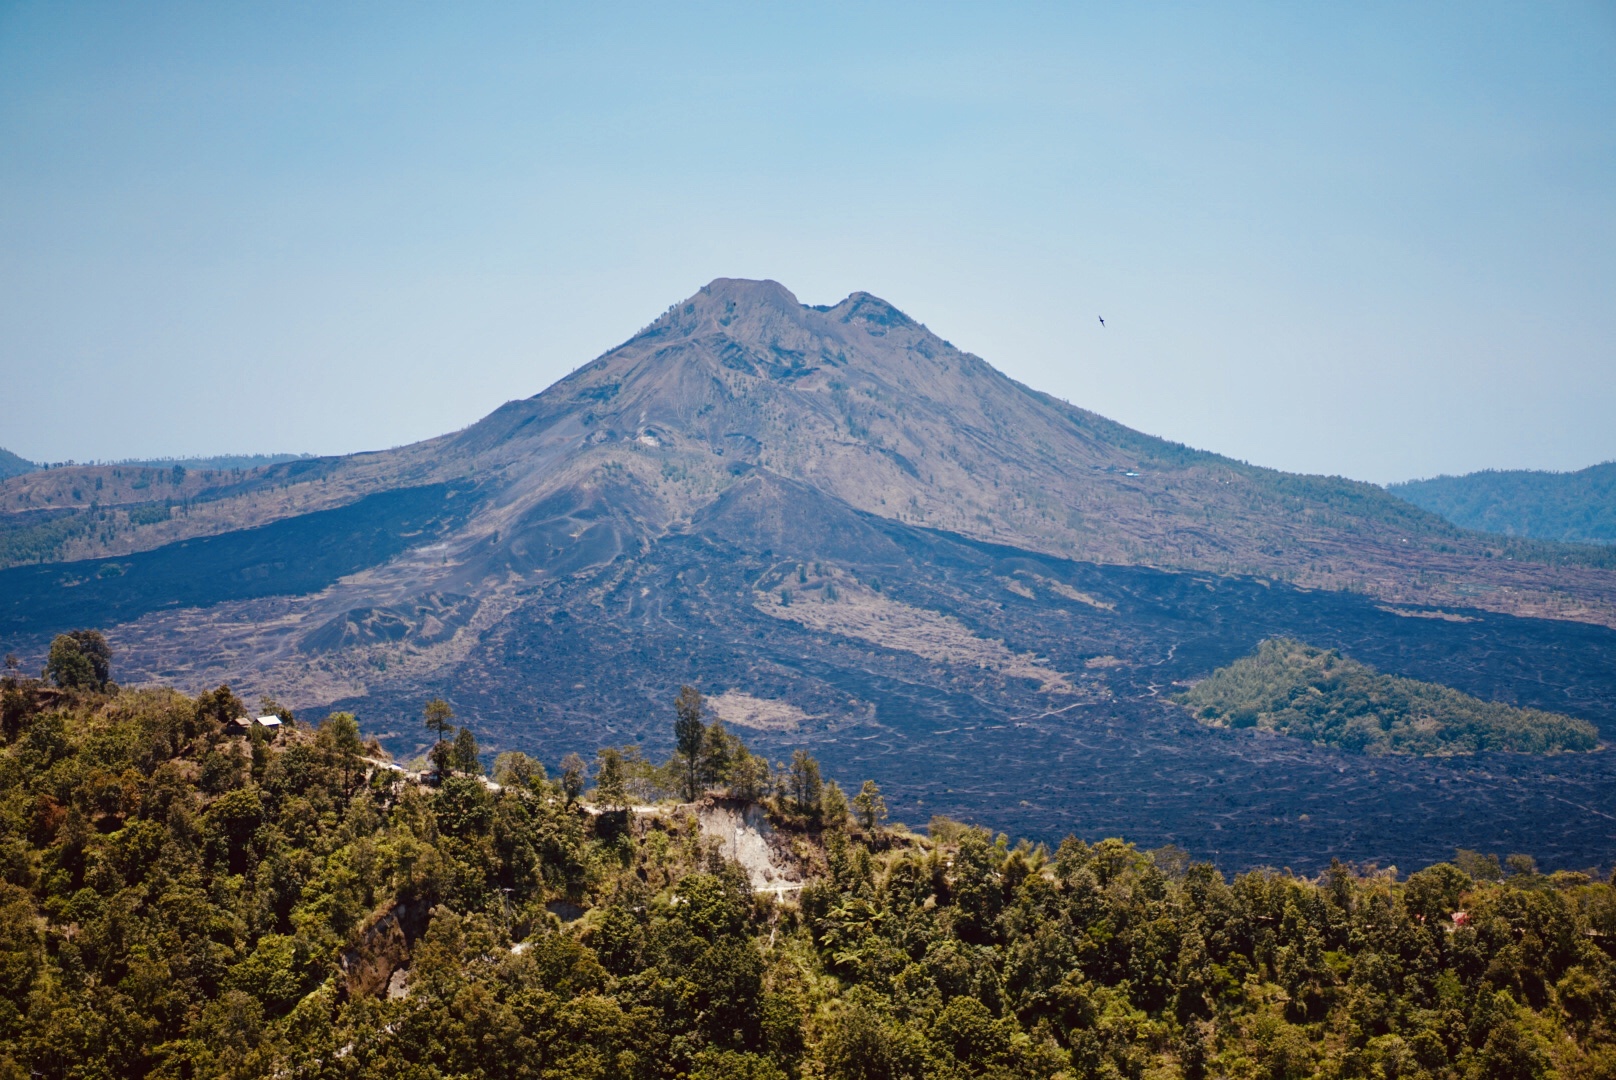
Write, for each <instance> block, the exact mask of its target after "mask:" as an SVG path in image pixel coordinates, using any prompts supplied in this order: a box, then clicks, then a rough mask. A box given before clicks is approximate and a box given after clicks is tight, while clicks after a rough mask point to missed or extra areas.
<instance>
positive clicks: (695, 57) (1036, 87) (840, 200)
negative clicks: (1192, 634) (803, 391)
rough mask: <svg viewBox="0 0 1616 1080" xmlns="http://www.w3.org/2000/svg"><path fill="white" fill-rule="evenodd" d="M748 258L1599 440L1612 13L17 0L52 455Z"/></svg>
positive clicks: (156, 445) (7, 425) (1612, 157)
mask: <svg viewBox="0 0 1616 1080" xmlns="http://www.w3.org/2000/svg"><path fill="white" fill-rule="evenodd" d="M718 276H733V277H772V278H775V279H777V280H779V281H781V282H784V283H785V284H786V285H787V286H788V287H789V288H791V289H792V290H793V291H794V292H796V294H797V295H798V297H799V298H800V299H802V300H803V301H804V302H806V303H829V302H834V301H836V300H838V299H840V298H841V297H842V296H844V295H846V294H847V293H848V292H851V291H853V290H856V289H864V290H868V291H870V292H873V293H876V294H878V295H880V296H883V297H885V298H886V299H888V300H890V301H892V302H893V303H895V304H897V305H898V306H899V307H901V308H903V309H904V310H905V311H907V312H909V313H910V314H911V315H912V316H914V317H916V318H918V319H920V320H922V321H923V322H925V323H927V324H928V325H929V326H930V327H931V328H932V329H934V330H935V331H937V332H938V333H939V334H941V335H942V336H944V337H946V338H948V339H950V340H952V341H953V342H954V343H955V344H957V345H959V346H961V347H962V348H966V349H969V350H971V351H973V352H976V353H977V354H979V355H981V356H982V357H984V358H985V359H987V360H988V361H990V362H991V363H993V364H995V365H997V366H998V367H999V368H1001V369H1002V370H1004V371H1006V372H1008V373H1009V374H1011V375H1013V376H1015V377H1016V378H1019V379H1021V380H1023V381H1024V382H1027V383H1029V384H1031V385H1033V386H1036V387H1038V388H1040V389H1044V390H1048V391H1050V392H1052V393H1055V394H1058V395H1060V396H1063V397H1066V398H1068V399H1070V400H1071V401H1073V402H1076V403H1078V404H1082V405H1085V406H1087V407H1089V408H1093V409H1095V410H1097V411H1099V412H1101V413H1104V414H1106V415H1108V416H1111V417H1114V418H1116V419H1118V420H1121V421H1123V422H1125V423H1128V424H1131V425H1133V426H1135V427H1138V428H1141V429H1143V430H1145V431H1149V432H1151V433H1153V434H1158V435H1164V436H1168V437H1170V438H1173V439H1177V440H1180V441H1183V442H1187V443H1190V444H1192V445H1195V446H1199V447H1204V448H1207V449H1211V450H1217V451H1220V452H1223V453H1227V454H1231V455H1234V456H1236V457H1240V458H1245V459H1248V460H1251V461H1253V462H1256V463H1259V464H1265V465H1272V466H1276V467H1280V468H1286V469H1295V470H1304V471H1310V472H1328V473H1342V474H1345V475H1349V476H1355V477H1359V478H1362V479H1368V480H1376V481H1389V480H1397V479H1405V478H1409V477H1415V476H1425V475H1431V474H1434V473H1437V472H1459V471H1468V470H1471V469H1477V468H1484V467H1536V468H1557V469H1569V468H1577V467H1580V466H1583V465H1588V464H1592V463H1593V462H1596V461H1600V460H1605V459H1609V458H1613V457H1616V5H1612V4H1611V3H1609V2H1603V3H1589V4H1554V3H1536V4H1519V3H1514V4H1495V5H1494V4H1486V3H1474V2H1471V3H1463V4H1458V3H1456V4H1451V5H1435V4H1432V5H1419V4H1408V3H1388V4H1373V3H1355V4H1337V5H1322V4H1281V3H1269V4H1260V5H1255V4H1254V5H1239V4H1185V5H1182V6H1174V5H1165V4H1154V5H1152V4H1116V3H1105V4H1088V5H1084V4H1048V5H1035V4H989V3H979V4H968V5H954V4H940V3H925V4H880V3H874V4H871V3H866V4H853V5H847V6H837V5H832V4H789V5H788V4H770V3H756V2H753V3H738V4H734V5H713V6H701V5H691V4H666V3H658V4H646V5H630V4H607V3H601V4H587V5H586V4H572V5H559V4H540V5H534V4H520V5H517V4H513V5H509V6H500V5H494V6H485V5H478V4H435V5H426V4H420V5H416V4H408V3H377V4H372V5H348V4H333V3H317V4H307V5H297V4H293V3H285V2H280V3H274V4H263V5H252V4H245V3H243V4H235V3H230V4H218V3H196V4H162V3H142V4H128V3H105V4H79V3H72V2H64V0H50V2H46V3H22V4H17V3H4V2H3V0H0V446H4V447H6V448H8V449H11V450H13V451H15V452H17V453H20V454H22V455H24V456H25V457H29V458H33V459H36V460H40V459H44V460H64V459H68V458H75V459H79V460H85V459H93V458H101V459H106V458H121V457H132V456H160V455H188V454H205V453H226V452H259V451H283V450H289V451H312V452H318V453H335V452H344V451H350V450H359V449H366V448H373V447H380V446H389V445H395V444H398V443H403V442H408V441H411V440H414V439H418V438H422V437H426V436H429V435H433V434H437V433H440V432H442V431H446V430H451V429H455V428H458V427H462V426H464V425H465V424H468V423H470V422H471V421H473V420H475V419H476V418H478V417H479V416H481V415H483V414H484V413H486V412H488V411H489V410H491V409H492V408H494V407H495V406H497V405H498V404H500V403H501V402H502V401H505V400H507V399H510V398H514V397H522V396H526V395H529V394H532V393H535V392H537V391H538V390H540V389H542V388H543V387H545V386H546V385H548V384H549V383H550V382H552V381H554V380H555V379H556V378H558V377H560V376H561V375H564V374H565V373H566V372H567V371H569V370H571V369H572V368H573V367H575V366H577V365H578V364H580V363H583V362H585V361H587V360H589V359H590V358H592V357H593V356H595V355H597V354H599V353H600V352H602V351H603V350H605V349H607V348H609V347H611V346H612V345H614V344H617V343H618V342H621V341H622V340H624V339H626V338H627V337H629V336H630V335H631V334H632V333H633V332H634V331H635V330H636V329H638V328H639V327H641V326H643V325H644V324H645V323H647V322H649V321H650V320H651V319H653V318H654V317H656V316H657V315H658V314H659V313H660V312H661V311H663V310H664V309H665V308H666V307H667V306H668V305H669V304H671V303H673V302H675V301H677V300H679V299H682V298H683V297H685V296H687V295H689V294H690V293H692V292H694V291H695V290H696V289H697V288H698V287H700V286H701V285H702V284H704V283H705V282H707V281H708V280H710V279H711V278H714V277H718ZM1101 315H1103V316H1104V317H1105V319H1106V322H1107V326H1106V327H1105V328H1103V329H1102V328H1101V327H1100V325H1099V321H1098V318H1097V317H1098V316H1101Z"/></svg>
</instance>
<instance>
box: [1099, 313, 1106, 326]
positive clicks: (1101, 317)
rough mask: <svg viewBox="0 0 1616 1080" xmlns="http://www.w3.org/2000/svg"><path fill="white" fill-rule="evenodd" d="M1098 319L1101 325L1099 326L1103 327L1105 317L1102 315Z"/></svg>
mask: <svg viewBox="0 0 1616 1080" xmlns="http://www.w3.org/2000/svg"><path fill="white" fill-rule="evenodd" d="M1099 319H1100V325H1101V326H1104V325H1105V316H1104V315H1101V316H1100V317H1099Z"/></svg>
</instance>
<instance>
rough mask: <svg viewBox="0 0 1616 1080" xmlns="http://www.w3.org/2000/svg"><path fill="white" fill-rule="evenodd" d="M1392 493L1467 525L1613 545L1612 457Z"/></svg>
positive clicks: (1452, 479)
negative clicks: (1564, 469)
mask: <svg viewBox="0 0 1616 1080" xmlns="http://www.w3.org/2000/svg"><path fill="white" fill-rule="evenodd" d="M1388 490H1390V491H1391V493H1392V494H1393V495H1396V496H1398V497H1399V498H1403V499H1407V500H1408V501H1409V502H1411V503H1413V504H1414V505H1415V506H1418V507H1421V508H1423V509H1426V510H1429V511H1431V512H1432V513H1433V514H1440V515H1441V516H1442V517H1444V518H1446V519H1448V520H1449V521H1451V522H1453V523H1454V524H1455V525H1458V526H1460V527H1461V528H1465V529H1476V530H1479V531H1481V532H1490V533H1500V534H1502V535H1504V536H1526V537H1531V538H1533V539H1537V540H1560V541H1568V542H1572V543H1581V544H1616V461H1607V462H1605V463H1604V464H1603V465H1593V466H1590V467H1588V468H1586V469H1580V470H1578V471H1577V472H1569V473H1557V472H1534V471H1527V470H1517V471H1510V472H1504V471H1495V470H1488V471H1486V472H1474V473H1469V474H1467V475H1465V476H1438V477H1435V478H1434V479H1431V480H1410V481H1408V482H1407V483H1403V484H1392V485H1391V487H1390V488H1389V489H1388Z"/></svg>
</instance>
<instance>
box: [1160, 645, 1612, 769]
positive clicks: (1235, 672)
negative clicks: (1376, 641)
mask: <svg viewBox="0 0 1616 1080" xmlns="http://www.w3.org/2000/svg"><path fill="white" fill-rule="evenodd" d="M1173 700H1174V701H1177V702H1178V703H1179V704H1181V705H1184V706H1186V707H1188V708H1189V709H1190V710H1191V711H1193V712H1194V713H1195V715H1196V717H1197V718H1198V719H1200V720H1201V721H1202V722H1203V723H1206V724H1211V725H1215V726H1220V727H1234V728H1243V727H1258V728H1262V729H1264V730H1268V731H1273V732H1277V733H1278V734H1281V735H1289V736H1291V737H1293V738H1298V739H1305V740H1307V741H1308V742H1313V743H1318V744H1320V745H1322V746H1337V747H1341V748H1343V749H1346V750H1354V751H1363V752H1367V753H1371V754H1427V755H1448V754H1474V753H1477V752H1478V751H1485V750H1504V751H1513V752H1516V753H1527V754H1553V753H1559V752H1562V751H1567V750H1571V751H1586V750H1592V749H1594V748H1595V747H1596V746H1597V745H1598V744H1599V732H1598V729H1596V728H1595V727H1594V726H1593V725H1592V724H1590V723H1588V722H1587V721H1585V720H1578V719H1575V718H1574V717H1570V716H1563V715H1561V714H1559V713H1551V712H1545V711H1543V710H1541V709H1518V708H1515V707H1514V706H1512V705H1505V704H1501V703H1499V702H1493V701H1482V700H1480V699H1478V698H1474V697H1471V696H1470V695H1469V694H1464V693H1460V692H1459V691H1458V690H1454V689H1452V688H1451V687H1447V686H1441V685H1438V684H1436V683H1429V682H1420V681H1418V680H1416V679H1403V678H1398V677H1396V676H1393V675H1382V674H1380V673H1378V672H1377V671H1375V669H1374V668H1371V667H1369V666H1368V665H1366V664H1360V663H1358V662H1357V661H1356V660H1350V659H1348V658H1346V657H1344V656H1342V655H1341V654H1340V653H1338V652H1336V651H1334V650H1330V649H1316V648H1313V647H1312V646H1309V645H1304V644H1302V643H1301V642H1299V641H1293V640H1290V639H1288V638H1270V639H1268V640H1267V641H1264V642H1263V643H1262V644H1261V645H1259V646H1258V648H1257V651H1256V652H1255V653H1254V654H1252V655H1251V656H1247V657H1243V658H1241V659H1239V660H1236V661H1235V662H1234V663H1232V664H1230V665H1229V666H1227V667H1224V668H1219V669H1218V670H1217V671H1215V672H1213V673H1212V675H1211V676H1210V677H1208V678H1206V679H1203V680H1201V681H1200V682H1198V683H1196V684H1195V686H1193V687H1191V688H1190V689H1189V690H1187V691H1185V692H1184V693H1182V694H1178V695H1176V696H1175V697H1174V699H1173Z"/></svg>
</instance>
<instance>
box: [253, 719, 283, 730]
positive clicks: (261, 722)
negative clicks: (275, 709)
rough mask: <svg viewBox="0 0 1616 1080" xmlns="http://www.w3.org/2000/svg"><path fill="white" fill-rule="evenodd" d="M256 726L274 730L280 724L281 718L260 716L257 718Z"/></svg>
mask: <svg viewBox="0 0 1616 1080" xmlns="http://www.w3.org/2000/svg"><path fill="white" fill-rule="evenodd" d="M258 726H259V727H266V728H269V729H271V730H274V729H275V728H278V727H280V726H281V718H280V717H278V716H260V717H259V718H258Z"/></svg>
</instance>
